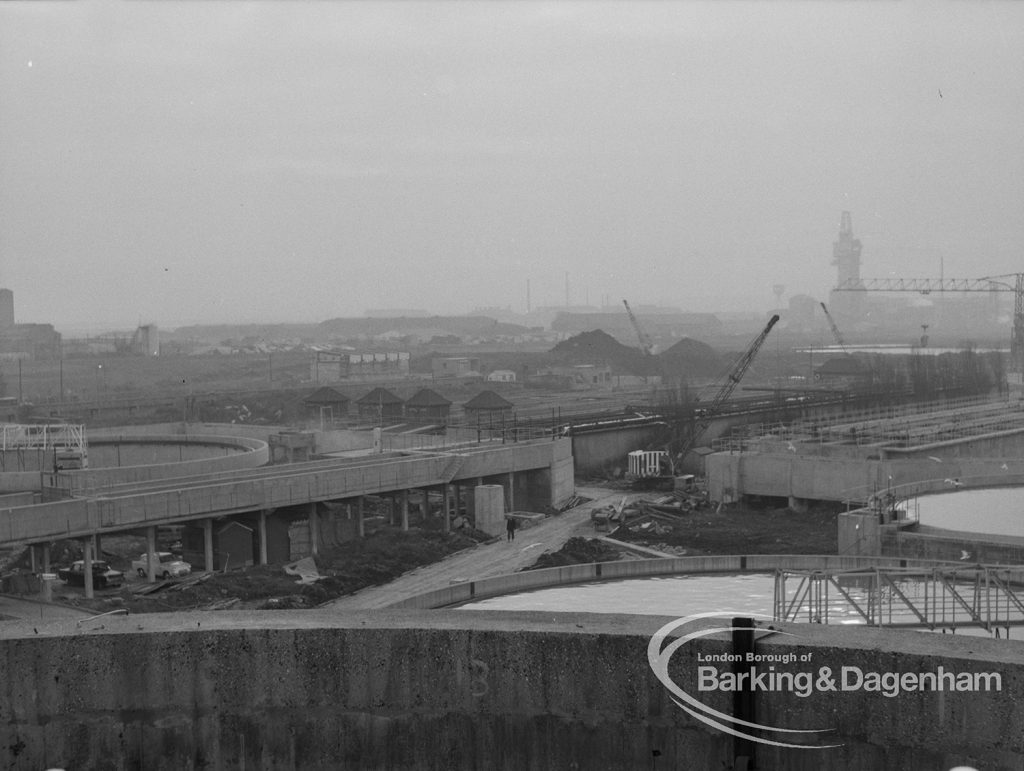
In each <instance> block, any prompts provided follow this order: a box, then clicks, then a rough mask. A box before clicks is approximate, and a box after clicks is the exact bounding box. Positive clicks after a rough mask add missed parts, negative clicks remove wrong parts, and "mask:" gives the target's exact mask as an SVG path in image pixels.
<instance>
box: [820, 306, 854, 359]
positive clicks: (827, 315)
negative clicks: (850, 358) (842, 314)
mask: <svg viewBox="0 0 1024 771" xmlns="http://www.w3.org/2000/svg"><path fill="white" fill-rule="evenodd" d="M819 305H821V309H822V310H823V311H825V318H826V319H828V325H829V327H831V328H832V337H834V338H835V339H836V343H837V344H838V345H839V347H840V348H841V349H842V351H843V353H845V354H847V355H849V353H850V352H849V351H847V350H846V343H845V342H843V336H842V334H840V332H839V327H837V326H836V322H835V321H834V320H833V319H832V314H831V313H829V312H828V306H826V305H825V303H819Z"/></svg>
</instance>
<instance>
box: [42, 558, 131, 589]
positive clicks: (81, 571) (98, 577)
mask: <svg viewBox="0 0 1024 771" xmlns="http://www.w3.org/2000/svg"><path fill="white" fill-rule="evenodd" d="M57 576H58V577H59V578H60V580H61V581H63V582H64V583H66V584H69V585H71V586H85V561H84V560H78V561H77V562H72V563H71V567H67V568H60V569H59V570H58V571H57ZM122 584H124V573H122V572H121V571H120V570H114V569H113V568H112V567H110V565H108V564H107V563H106V562H104V561H103V560H93V563H92V585H93V587H95V588H96V589H106V588H108V587H112V586H121V585H122Z"/></svg>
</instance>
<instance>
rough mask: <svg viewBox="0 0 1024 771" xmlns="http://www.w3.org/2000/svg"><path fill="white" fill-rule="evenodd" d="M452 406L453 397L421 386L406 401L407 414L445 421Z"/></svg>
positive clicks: (415, 417) (416, 417) (421, 418)
mask: <svg viewBox="0 0 1024 771" xmlns="http://www.w3.org/2000/svg"><path fill="white" fill-rule="evenodd" d="M451 407H452V402H451V399H446V398H444V397H443V396H441V394H439V393H438V392H437V391H432V390H430V389H429V388H421V389H420V390H419V391H417V392H416V393H415V394H413V395H412V396H411V397H409V399H408V401H406V403H405V416H406V417H407V418H413V419H419V420H429V421H438V422H442V423H443V422H447V420H448V414H449V412H450V411H451Z"/></svg>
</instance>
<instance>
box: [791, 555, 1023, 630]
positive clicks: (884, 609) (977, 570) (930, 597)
mask: <svg viewBox="0 0 1024 771" xmlns="http://www.w3.org/2000/svg"><path fill="white" fill-rule="evenodd" d="M773 615H774V617H775V620H776V621H795V622H807V623H815V624H830V623H831V624H834V623H863V624H867V625H868V626H876V627H900V628H911V629H931V630H939V629H949V630H953V631H955V630H956V629H958V628H962V627H977V628H981V629H985V630H986V631H988V632H996V631H997V630H1000V629H1005V630H1006V633H1007V635H1008V634H1009V629H1010V627H1015V626H1024V567H1000V566H984V565H976V566H964V567H963V568H957V567H936V568H916V569H905V568H872V569H861V570H848V571H819V570H812V571H799V570H777V571H776V572H775V597H774V604H773Z"/></svg>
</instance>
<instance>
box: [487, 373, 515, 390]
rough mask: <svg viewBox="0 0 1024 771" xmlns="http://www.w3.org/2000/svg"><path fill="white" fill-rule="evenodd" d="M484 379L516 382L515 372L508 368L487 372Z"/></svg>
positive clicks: (493, 381)
mask: <svg viewBox="0 0 1024 771" xmlns="http://www.w3.org/2000/svg"><path fill="white" fill-rule="evenodd" d="M486 380H487V382H488V383H514V382H516V373H515V372H513V371H512V370H510V369H496V370H494V371H493V372H489V373H488V374H487V378H486ZM488 393H490V392H488Z"/></svg>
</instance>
